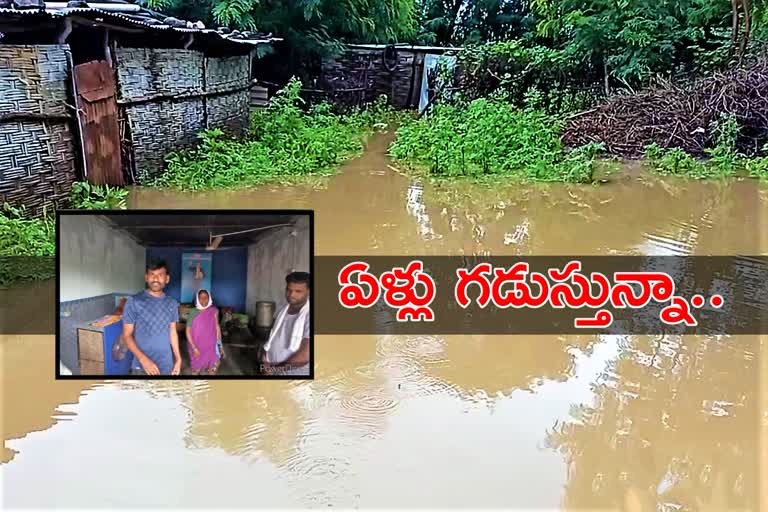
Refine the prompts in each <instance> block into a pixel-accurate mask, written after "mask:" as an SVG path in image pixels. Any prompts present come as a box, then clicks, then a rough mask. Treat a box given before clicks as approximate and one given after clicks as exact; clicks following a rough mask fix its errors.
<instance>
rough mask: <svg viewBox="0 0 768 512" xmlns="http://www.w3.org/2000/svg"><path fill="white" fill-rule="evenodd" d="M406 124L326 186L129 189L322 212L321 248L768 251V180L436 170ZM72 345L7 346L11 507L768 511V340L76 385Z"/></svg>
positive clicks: (459, 340)
mask: <svg viewBox="0 0 768 512" xmlns="http://www.w3.org/2000/svg"><path fill="white" fill-rule="evenodd" d="M386 142H387V139H386V138H378V139H375V140H374V141H373V142H372V144H371V146H370V147H369V150H368V152H367V153H366V155H365V157H363V158H361V159H358V160H355V161H353V162H351V163H350V164H349V165H347V166H346V167H345V169H344V170H343V172H342V173H341V174H340V175H338V176H336V177H334V178H331V179H330V180H329V181H328V182H327V183H325V184H324V185H323V186H316V187H294V188H280V187H274V188H265V189H260V190H255V191H247V192H221V193H210V194H203V195H198V196H191V195H178V194H170V193H164V192H158V191H139V192H137V193H134V194H133V196H132V197H131V207H133V208H168V207H171V208H188V207H191V208H313V209H315V212H316V213H315V230H316V232H315V243H316V248H315V250H316V254H317V255H334V254H336V255H352V254H359V255H374V254H376V255H379V254H406V255H425V254H461V253H465V254H473V253H474V254H478V253H483V254H492V255H513V254H524V255H530V254H534V255H544V254H548V255H549V254H562V255H602V254H646V255H661V254H680V255H687V254H693V255H728V254H755V253H765V252H766V250H765V249H766V248H767V247H768V244H767V243H766V242H768V238H766V237H765V230H766V228H768V193H767V192H766V189H765V188H760V186H759V185H758V184H757V183H756V182H755V181H752V180H744V181H729V182H716V183H712V182H710V183H701V182H689V181H682V180H659V179H654V178H651V177H648V176H645V175H643V174H637V173H629V174H624V175H619V176H617V177H616V179H615V180H614V182H612V183H610V184H608V185H605V186H601V187H592V186H571V185H534V186H526V187H520V186H517V187H514V188H509V187H507V188H504V187H499V188H496V189H486V188H481V187H473V186H466V185H464V186H456V185H450V186H449V185H443V186H440V187H432V186H427V185H421V184H419V183H416V182H413V181H411V180H409V179H407V178H406V177H404V176H402V175H400V174H398V173H397V172H394V171H393V170H392V169H391V168H390V167H389V166H390V165H391V163H390V162H388V161H387V160H386V158H385V156H384V150H385V148H386ZM53 342H54V339H53V337H51V336H36V337H4V338H3V339H2V345H0V346H1V347H2V358H3V359H2V368H3V377H2V379H3V437H4V439H5V440H6V451H5V454H4V459H3V460H4V461H5V462H6V463H5V464H3V465H2V466H0V474H1V475H2V481H3V484H2V487H3V495H4V496H3V505H4V507H23V506H30V507H42V506H46V507H47V506H54V505H55V506H57V507H61V508H66V507H77V508H82V507H87V506H92V507H131V508H139V507H143V506H166V507H167V506H172V507H198V506H199V507H203V506H218V507H231V508H238V507H242V508H245V507H247V508H258V507H322V508H327V507H330V506H333V507H344V508H357V507H359V508H386V507H444V508H455V507H472V508H478V507H479V508H487V507H494V508H498V507H503V508H507V509H523V508H528V509H542V508H548V509H558V508H561V509H568V510H580V509H625V510H633V511H646V510H664V511H678V510H713V511H714V510H756V509H758V508H759V505H760V491H761V486H760V483H759V482H760V481H763V482H765V481H766V474H765V473H762V476H761V472H760V470H759V464H760V460H761V456H762V457H764V456H765V455H766V453H768V452H766V450H767V449H768V447H767V446H766V445H765V444H762V445H761V444H760V439H761V431H760V428H761V424H762V425H763V427H762V428H763V429H765V428H766V427H768V415H766V413H765V411H768V407H766V404H768V402H766V399H768V394H763V395H761V394H760V393H759V390H760V389H761V385H762V386H763V389H768V388H767V387H766V382H765V381H763V382H762V384H761V381H760V378H761V376H765V374H766V371H765V370H766V369H768V367H767V366H766V360H765V358H761V357H760V348H761V347H760V339H759V338H758V337H750V336H738V337H712V338H707V337H694V336H689V337H683V338H680V337H649V336H623V337H617V336H597V337H595V336H534V337H530V336H439V337H438V336H420V337H393V336H338V337H334V336H317V337H316V340H315V347H316V356H315V360H316V371H315V375H316V379H315V381H312V382H300V381H297V382H256V381H253V382H248V381H228V382H210V383H206V382H176V383H172V382H157V383H141V382H115V381H110V382H103V383H87V382H74V383H73V382H54V381H53V380H52V375H53V368H54V363H53V360H54V356H53ZM761 365H762V369H761ZM81 393H82V394H81ZM761 399H762V400H763V401H762V402H761ZM761 417H762V418H763V419H762V420H761ZM763 435H764V436H765V432H763ZM76 467H77V469H76V470H75V468H76ZM763 499H764V498H763ZM766 504H767V503H765V502H763V505H764V506H765V505H766Z"/></svg>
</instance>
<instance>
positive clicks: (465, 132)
mask: <svg viewBox="0 0 768 512" xmlns="http://www.w3.org/2000/svg"><path fill="white" fill-rule="evenodd" d="M533 105H535V102H534V101H533V99H532V105H530V106H529V107H528V108H526V109H524V110H520V109H517V108H515V107H514V106H513V105H511V104H510V103H508V102H505V101H502V100H499V99H487V98H482V99H477V100H474V101H472V102H470V103H469V104H467V105H462V106H459V105H437V106H435V107H434V108H433V109H432V110H431V111H430V114H429V116H427V117H424V118H421V119H418V120H411V121H409V122H405V124H403V125H402V126H401V127H400V128H399V129H398V131H397V138H396V140H395V142H394V144H393V145H392V147H391V148H390V153H391V155H392V157H393V158H395V159H396V160H399V161H401V162H404V163H406V164H408V165H411V166H412V167H415V168H422V169H426V170H427V171H429V173H430V174H431V175H433V176H436V177H457V176H468V177H476V178H480V177H488V176H489V175H494V176H499V177H508V178H521V179H527V180H534V181H566V182H578V183H588V182H591V181H592V173H593V169H594V156H595V152H596V151H597V150H599V146H597V145H592V146H590V147H589V148H579V149H577V150H575V151H570V152H569V151H567V150H566V149H565V148H564V147H563V146H562V145H561V143H560V129H561V122H560V121H559V120H558V119H557V118H555V117H553V116H549V115H547V114H545V113H543V112H542V111H540V110H537V109H536V108H534V106H533Z"/></svg>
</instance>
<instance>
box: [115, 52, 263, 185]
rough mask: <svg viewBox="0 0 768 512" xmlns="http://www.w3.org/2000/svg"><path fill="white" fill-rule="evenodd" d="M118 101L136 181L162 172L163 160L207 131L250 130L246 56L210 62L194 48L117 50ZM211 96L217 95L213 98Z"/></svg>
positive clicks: (210, 60)
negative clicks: (126, 128)
mask: <svg viewBox="0 0 768 512" xmlns="http://www.w3.org/2000/svg"><path fill="white" fill-rule="evenodd" d="M116 60H117V80H118V102H119V103H120V104H121V105H122V106H121V108H122V109H123V113H124V115H123V116H122V117H123V118H125V119H126V120H127V124H128V130H127V134H128V137H129V143H128V147H129V148H130V149H129V150H130V151H131V152H132V155H131V158H129V159H125V160H126V161H127V162H131V161H132V162H134V165H135V170H134V171H135V172H134V173H135V175H136V177H137V180H138V181H139V183H141V182H145V181H146V180H147V179H149V178H152V177H155V176H158V175H159V174H161V173H162V172H163V170H164V167H165V156H166V155H167V154H168V153H170V152H172V151H177V150H181V149H189V148H191V147H193V146H195V145H196V144H197V142H198V139H197V135H198V134H199V133H200V132H201V131H203V130H205V129H207V128H222V129H223V130H224V131H225V132H226V133H228V134H230V135H242V134H243V133H245V132H246V131H247V128H248V111H249V102H250V96H249V94H248V90H247V89H245V90H241V89H243V88H244V87H247V86H248V85H249V84H250V76H249V75H250V64H249V62H250V56H248V55H244V56H237V57H223V58H213V57H206V56H205V55H204V54H203V53H201V52H197V51H192V50H177V49H153V48H119V49H118V52H117V59H116ZM211 94H215V95H211Z"/></svg>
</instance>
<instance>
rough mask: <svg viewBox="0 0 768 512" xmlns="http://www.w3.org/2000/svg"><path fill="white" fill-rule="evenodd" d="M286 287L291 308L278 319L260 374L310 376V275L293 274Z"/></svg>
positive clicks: (263, 357) (265, 351)
mask: <svg viewBox="0 0 768 512" xmlns="http://www.w3.org/2000/svg"><path fill="white" fill-rule="evenodd" d="M285 283H286V286H285V300H286V301H287V302H288V304H286V305H285V307H283V308H282V309H281V310H280V312H279V313H278V314H277V316H276V317H275V323H274V325H273V327H272V331H271V332H270V335H269V341H267V343H266V344H265V345H264V349H263V352H262V356H261V371H262V373H263V374H266V375H298V376H309V324H310V321H309V273H307V272H292V273H290V274H288V275H287V276H286V278H285Z"/></svg>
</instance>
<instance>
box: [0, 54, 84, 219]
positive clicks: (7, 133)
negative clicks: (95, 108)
mask: <svg viewBox="0 0 768 512" xmlns="http://www.w3.org/2000/svg"><path fill="white" fill-rule="evenodd" d="M68 54H69V46H68V45H41V46H15V45H0V203H5V202H8V203H10V204H12V205H14V206H24V207H25V208H26V210H27V212H28V213H30V214H35V215H39V214H42V213H43V210H44V209H47V210H48V211H51V210H52V209H53V208H54V207H55V206H57V205H60V204H62V203H63V201H64V200H65V199H66V198H67V197H68V196H69V193H70V191H71V190H72V184H73V183H74V181H75V179H76V166H77V159H76V156H75V155H76V151H77V150H76V145H75V140H76V139H75V136H74V134H73V124H74V119H73V118H72V117H71V115H70V112H69V111H68V110H67V108H66V106H65V103H69V104H72V101H71V100H69V94H70V89H71V86H70V81H71V78H70V68H69V59H68ZM3 116H6V117H3ZM10 116H12V117H10Z"/></svg>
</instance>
